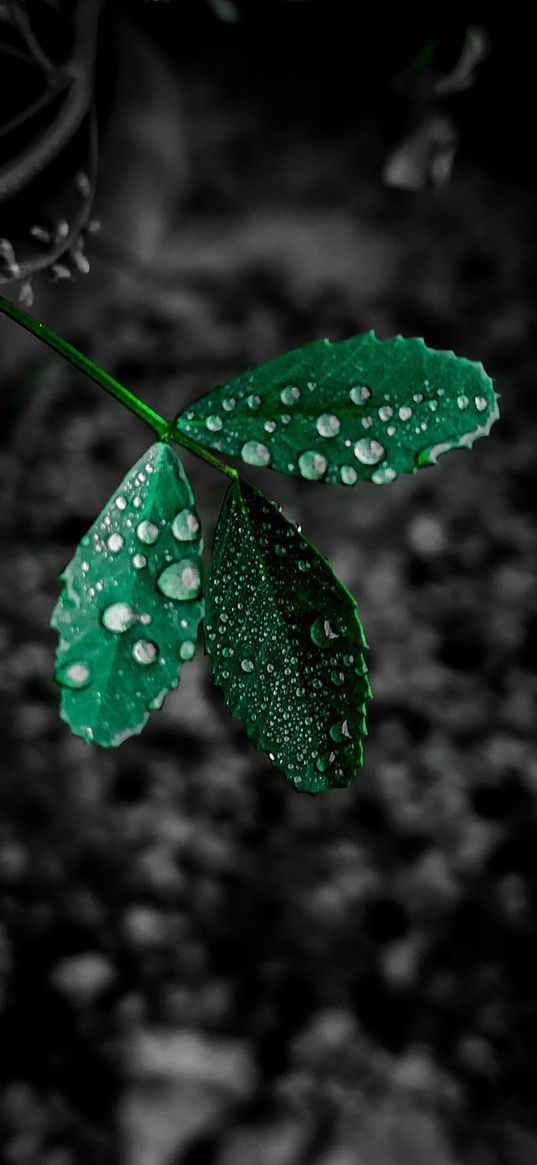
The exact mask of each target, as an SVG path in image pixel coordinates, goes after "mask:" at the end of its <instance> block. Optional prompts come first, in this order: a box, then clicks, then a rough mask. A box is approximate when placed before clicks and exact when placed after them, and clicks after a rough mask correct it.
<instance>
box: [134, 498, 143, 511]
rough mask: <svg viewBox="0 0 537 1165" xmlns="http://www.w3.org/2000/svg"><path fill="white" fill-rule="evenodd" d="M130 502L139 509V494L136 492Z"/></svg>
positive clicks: (140, 500) (140, 502)
mask: <svg viewBox="0 0 537 1165" xmlns="http://www.w3.org/2000/svg"><path fill="white" fill-rule="evenodd" d="M132 504H133V506H135V508H136V509H137V510H139V509H140V506H141V504H142V499H141V497H140V494H136V497H135V498H133V499H132Z"/></svg>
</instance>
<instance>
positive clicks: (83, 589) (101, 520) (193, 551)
mask: <svg viewBox="0 0 537 1165" xmlns="http://www.w3.org/2000/svg"><path fill="white" fill-rule="evenodd" d="M202 545H203V544H202V540H201V528H200V522H199V518H198V515H197V513H196V508H195V505H194V498H193V494H192V489H191V487H190V483H189V481H188V478H187V476H186V474H185V471H184V469H183V466H182V463H181V461H180V459H179V456H178V455H177V453H176V452H175V450H174V449H173V448H172V447H171V446H170V445H168V444H165V443H163V442H157V443H156V444H155V445H153V446H152V447H151V448H150V449H149V450H148V451H147V453H145V454H144V455H143V456H142V457H141V458H140V460H139V461H137V462H136V465H134V466H133V467H132V469H131V470H130V471H129V473H128V474H127V476H126V477H125V478H124V480H123V481H122V483H121V485H120V486H119V487H118V489H117V490H116V492H115V493H114V494H113V496H112V497H111V498H110V501H109V502H108V503H107V505H106V506H105V508H104V509H103V510H102V512H101V514H100V515H99V517H98V518H97V520H96V522H94V524H93V526H92V527H91V529H90V530H89V531H88V533H87V534H86V535H85V536H84V538H83V539H82V541H81V543H80V545H79V546H78V548H77V550H76V552H75V555H74V557H73V558H72V559H71V561H70V563H69V564H68V566H66V568H65V570H64V571H63V573H62V574H61V576H60V577H61V578H62V579H63V581H64V583H65V586H64V589H63V591H62V594H61V596H60V599H59V601H58V603H57V605H56V607H55V609H54V611H53V614H52V619H51V626H52V627H54V628H55V629H56V630H57V631H58V633H59V636H60V639H59V644H58V648H57V652H56V671H55V679H56V680H57V682H58V683H59V684H60V685H61V689H62V694H61V716H62V719H63V720H65V721H66V723H67V724H68V725H69V727H70V728H71V731H72V732H73V733H75V735H77V736H82V737H83V738H84V740H87V741H91V742H92V743H93V744H99V745H101V747H103V748H116V747H117V746H118V745H120V744H121V743H122V742H123V741H124V740H125V739H126V738H127V737H128V736H132V735H134V734H135V733H139V732H141V731H142V728H143V727H144V724H145V723H146V721H147V719H148V717H149V713H150V712H151V711H153V710H154V709H158V708H161V707H162V704H163V702H164V698H165V696H166V695H167V693H168V692H169V691H170V689H171V688H176V687H177V685H178V683H179V676H180V671H181V664H182V663H183V661H185V660H188V659H191V658H192V656H193V655H194V652H195V649H196V639H197V633H198V626H199V623H200V620H201V619H202V617H203V598H202V585H203V567H202V558H201V553H202Z"/></svg>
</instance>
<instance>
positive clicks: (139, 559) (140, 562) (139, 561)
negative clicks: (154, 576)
mask: <svg viewBox="0 0 537 1165" xmlns="http://www.w3.org/2000/svg"><path fill="white" fill-rule="evenodd" d="M132 565H133V566H134V567H136V570H143V568H144V566H147V558H146V556H145V554H135V555H134V558H133V560H132Z"/></svg>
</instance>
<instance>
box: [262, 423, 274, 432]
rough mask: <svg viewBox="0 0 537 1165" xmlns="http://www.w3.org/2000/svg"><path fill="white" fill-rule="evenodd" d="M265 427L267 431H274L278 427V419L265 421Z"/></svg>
mask: <svg viewBox="0 0 537 1165" xmlns="http://www.w3.org/2000/svg"><path fill="white" fill-rule="evenodd" d="M263 428H264V429H265V432H267V433H273V432H274V430H275V428H276V421H265V424H264V425H263Z"/></svg>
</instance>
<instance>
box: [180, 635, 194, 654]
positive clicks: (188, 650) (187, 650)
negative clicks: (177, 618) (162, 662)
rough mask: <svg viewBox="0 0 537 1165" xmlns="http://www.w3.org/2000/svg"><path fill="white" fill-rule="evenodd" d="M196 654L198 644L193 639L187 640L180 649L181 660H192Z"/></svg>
mask: <svg viewBox="0 0 537 1165" xmlns="http://www.w3.org/2000/svg"><path fill="white" fill-rule="evenodd" d="M195 654H196V644H195V643H193V642H192V640H191V639H185V642H184V643H182V644H181V646H180V648H179V655H180V656H181V659H192V657H193V656H194V655H195Z"/></svg>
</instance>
